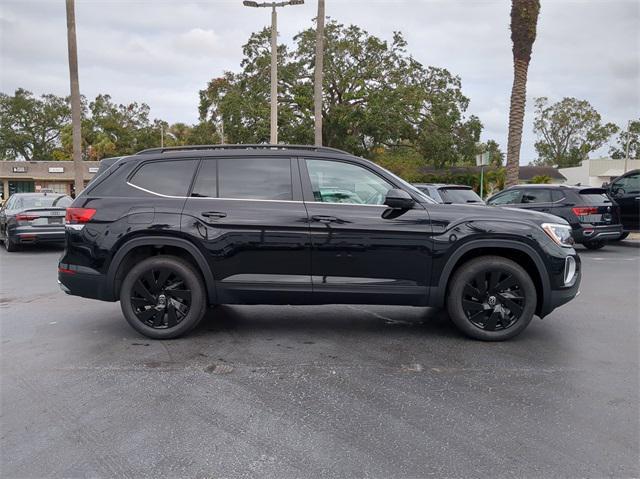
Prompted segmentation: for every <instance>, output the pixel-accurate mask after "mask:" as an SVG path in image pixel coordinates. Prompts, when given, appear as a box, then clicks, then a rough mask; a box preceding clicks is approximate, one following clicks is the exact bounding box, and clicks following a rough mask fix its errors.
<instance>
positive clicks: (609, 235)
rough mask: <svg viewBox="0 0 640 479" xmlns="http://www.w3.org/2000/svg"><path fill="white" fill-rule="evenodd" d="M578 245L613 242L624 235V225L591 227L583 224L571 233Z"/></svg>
mask: <svg viewBox="0 0 640 479" xmlns="http://www.w3.org/2000/svg"><path fill="white" fill-rule="evenodd" d="M571 234H572V235H573V239H574V240H575V242H576V243H587V242H589V241H613V240H616V239H618V238H619V237H620V235H621V234H622V225H601V226H600V225H598V226H596V225H590V224H581V225H580V228H578V229H574V230H573V231H572V233H571Z"/></svg>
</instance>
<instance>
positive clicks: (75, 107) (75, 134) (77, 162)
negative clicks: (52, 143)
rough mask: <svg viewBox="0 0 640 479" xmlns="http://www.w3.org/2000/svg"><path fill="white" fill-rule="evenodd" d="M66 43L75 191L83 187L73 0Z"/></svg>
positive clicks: (68, 19) (68, 12)
mask: <svg viewBox="0 0 640 479" xmlns="http://www.w3.org/2000/svg"><path fill="white" fill-rule="evenodd" d="M66 5H67V45H68V49H69V83H70V87H71V128H72V143H73V169H74V172H75V174H74V177H75V181H74V187H75V193H76V194H80V192H81V191H82V190H83V189H84V171H83V169H82V137H81V128H82V126H81V122H82V110H81V109H82V106H81V104H80V81H79V79H78V45H77V43H76V12H75V2H74V0H67V2H66Z"/></svg>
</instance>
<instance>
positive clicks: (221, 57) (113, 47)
mask: <svg viewBox="0 0 640 479" xmlns="http://www.w3.org/2000/svg"><path fill="white" fill-rule="evenodd" d="M541 4H542V7H541V12H540V17H539V20H538V36H537V39H536V42H535V44H534V47H533V55H532V60H531V66H530V69H529V79H528V85H527V109H526V115H525V125H524V135H523V145H522V152H521V163H523V164H526V163H528V162H529V161H531V160H533V159H534V158H535V157H536V153H535V148H534V143H535V141H536V138H535V135H534V133H533V98H535V97H538V96H546V97H548V98H549V99H550V100H552V101H557V100H560V99H562V98H563V97H567V96H571V97H576V98H579V99H585V100H587V101H589V102H590V103H591V104H592V105H593V106H594V107H595V108H596V110H597V111H598V112H599V113H600V114H601V115H602V117H603V120H604V121H611V122H614V123H616V124H617V125H619V126H626V122H627V121H628V120H630V119H633V118H638V117H640V0H582V1H576V0H572V1H569V0H541ZM316 9H317V4H316V0H306V1H305V4H304V5H299V6H287V7H285V8H281V9H279V10H278V11H279V15H278V32H279V42H280V43H288V44H290V43H291V42H292V38H293V36H294V35H295V34H296V33H297V32H299V31H301V30H303V29H305V28H308V27H310V26H311V25H312V19H313V18H314V17H315V16H316ZM509 12H510V2H509V0H422V1H421V0H369V1H365V0H350V1H349V0H326V14H327V16H329V17H330V18H332V19H335V20H337V21H338V22H340V23H343V24H357V25H359V26H360V27H362V28H363V29H365V30H367V31H368V32H369V33H372V34H374V35H377V36H379V37H381V38H383V39H387V40H391V38H392V36H393V32H394V31H401V32H402V33H403V34H404V36H405V39H406V40H407V42H408V47H407V49H408V52H409V53H410V54H411V55H412V56H413V57H414V58H415V59H417V60H418V61H420V62H421V63H423V64H424V65H433V66H437V67H444V68H447V69H449V71H451V72H452V73H454V74H456V75H459V76H460V78H461V79H462V90H463V93H464V94H465V95H466V96H467V97H469V98H470V100H471V102H470V106H469V109H468V112H467V113H468V114H475V115H477V116H478V117H479V118H480V120H481V121H482V123H483V124H484V130H483V134H482V139H483V140H484V141H486V140H487V139H494V140H496V141H498V143H499V144H500V146H501V148H502V150H503V151H505V150H506V144H507V127H508V114H509V97H510V93H511V83H512V78H513V76H512V75H513V70H512V53H511V39H510V34H509ZM269 23H270V14H269V10H268V9H265V8H248V7H244V6H243V5H242V1H241V0H208V1H180V0H131V1H127V0H76V24H77V40H78V57H79V74H80V91H81V93H82V94H83V95H85V96H86V97H88V98H90V99H91V98H94V97H95V96H96V95H97V94H98V93H109V94H111V96H112V98H113V99H114V100H115V101H117V102H118V103H129V102H132V101H138V102H145V103H147V104H148V105H149V106H150V107H151V116H152V117H153V118H162V119H164V120H167V121H169V122H171V123H173V122H178V121H180V122H186V123H195V122H197V117H198V111H197V108H198V90H200V89H202V88H204V87H205V85H206V83H207V82H208V81H209V80H210V79H211V78H214V77H218V76H220V75H221V74H222V73H223V72H224V71H225V70H231V71H238V70H239V65H240V61H241V59H242V51H241V48H242V45H243V44H244V43H245V42H246V40H247V39H248V38H249V36H250V34H251V33H252V32H253V31H257V30H260V29H261V28H263V27H264V26H266V25H267V24H269ZM0 53H1V58H0V91H2V92H3V93H7V94H12V93H13V92H14V91H15V89H16V88H19V87H22V88H25V89H27V90H30V91H32V92H33V93H34V94H37V95H40V94H43V93H54V94H57V95H68V94H69V70H68V63H67V38H66V16H65V2H64V0H37V1H36V0H0ZM606 153H607V149H606V148H602V149H600V150H599V151H598V152H596V154H595V155H593V156H598V155H606Z"/></svg>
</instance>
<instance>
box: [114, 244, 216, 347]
mask: <svg viewBox="0 0 640 479" xmlns="http://www.w3.org/2000/svg"><path fill="white" fill-rule="evenodd" d="M206 305H207V301H206V292H205V287H204V283H203V281H202V278H201V276H200V274H199V273H198V271H196V269H195V268H194V267H193V266H192V265H191V264H189V263H188V262H187V261H184V260H182V259H180V258H177V257H175V256H154V257H151V258H147V259H145V260H143V261H141V262H140V263H138V264H137V265H135V266H134V267H133V268H132V269H131V270H130V271H129V273H128V274H127V275H126V277H125V279H124V281H123V282H122V288H121V289H120V306H121V308H122V312H123V314H124V317H125V318H126V320H127V322H128V323H129V324H130V325H131V326H132V327H133V328H134V329H135V330H137V331H138V332H140V333H142V334H144V335H145V336H147V337H149V338H153V339H172V338H177V337H179V336H181V335H183V334H185V333H187V332H188V331H190V330H191V329H193V328H194V327H195V326H196V325H197V324H198V323H199V322H200V320H201V319H202V317H203V316H204V313H205V311H206Z"/></svg>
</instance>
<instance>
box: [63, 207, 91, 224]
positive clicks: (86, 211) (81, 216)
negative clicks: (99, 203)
mask: <svg viewBox="0 0 640 479" xmlns="http://www.w3.org/2000/svg"><path fill="white" fill-rule="evenodd" d="M95 214H96V210H94V209H93V208H67V214H66V216H65V222H66V223H67V224H69V225H80V224H84V223H88V222H89V220H91V218H93V215H95Z"/></svg>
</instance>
